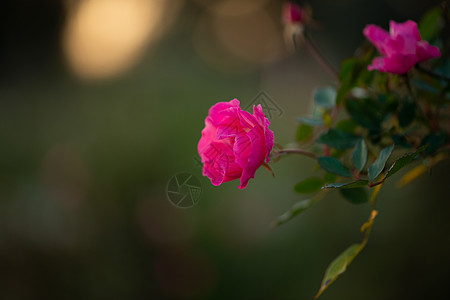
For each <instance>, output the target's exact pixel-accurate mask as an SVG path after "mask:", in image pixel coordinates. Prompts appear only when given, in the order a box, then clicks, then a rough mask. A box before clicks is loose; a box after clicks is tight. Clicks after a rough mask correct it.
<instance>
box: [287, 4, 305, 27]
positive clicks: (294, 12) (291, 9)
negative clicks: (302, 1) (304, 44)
mask: <svg viewBox="0 0 450 300" xmlns="http://www.w3.org/2000/svg"><path fill="white" fill-rule="evenodd" d="M303 21H304V12H303V10H302V8H301V7H300V6H299V5H297V4H295V3H292V2H286V3H284V4H283V22H284V24H293V23H302V22H303Z"/></svg>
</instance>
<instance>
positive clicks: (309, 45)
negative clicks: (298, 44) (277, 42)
mask: <svg viewBox="0 0 450 300" xmlns="http://www.w3.org/2000/svg"><path fill="white" fill-rule="evenodd" d="M303 36H304V39H305V45H306V47H307V48H308V50H309V52H310V53H311V55H312V56H313V57H314V58H315V59H316V61H317V62H318V63H319V64H320V65H321V66H322V67H323V68H324V69H325V70H326V71H327V72H328V73H329V74H330V75H331V77H333V79H335V80H336V81H339V74H338V72H337V71H336V70H335V69H334V68H333V67H332V66H331V64H330V63H329V62H328V61H327V60H326V59H325V57H324V56H323V55H322V53H320V51H319V50H318V49H317V48H316V46H315V45H314V44H313V42H312V41H311V39H310V37H309V35H308V34H307V32H306V30H305V32H304V34H303Z"/></svg>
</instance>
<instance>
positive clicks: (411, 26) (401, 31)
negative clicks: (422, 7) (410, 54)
mask: <svg viewBox="0 0 450 300" xmlns="http://www.w3.org/2000/svg"><path fill="white" fill-rule="evenodd" d="M389 32H390V34H391V36H392V37H394V38H395V37H397V36H399V35H400V36H403V37H404V38H411V39H414V40H415V41H416V42H418V41H420V40H421V39H422V38H421V37H420V32H419V29H418V28H417V23H416V22H414V21H411V20H408V21H406V22H403V23H397V22H395V21H390V22H389Z"/></svg>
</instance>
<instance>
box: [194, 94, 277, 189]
mask: <svg viewBox="0 0 450 300" xmlns="http://www.w3.org/2000/svg"><path fill="white" fill-rule="evenodd" d="M269 124H270V123H269V120H268V119H267V118H266V116H265V115H264V113H263V111H262V108H261V105H258V106H257V107H255V106H253V115H252V114H250V113H249V112H247V111H244V110H242V109H241V107H240V106H239V100H237V99H233V100H231V101H230V102H219V103H217V104H215V105H214V106H213V107H211V108H210V110H209V115H208V116H207V117H206V119H205V128H204V129H203V130H202V137H201V139H200V141H199V143H198V153H199V154H200V157H201V159H202V162H203V164H204V165H203V175H204V176H207V177H208V178H210V179H211V183H212V184H214V185H220V184H221V183H223V182H227V181H230V180H234V179H238V178H240V179H241V184H240V186H239V188H240V189H243V188H245V187H246V186H247V183H248V181H249V180H250V178H254V177H255V172H256V170H257V169H258V168H259V167H260V166H261V165H262V164H263V163H264V161H267V162H268V161H269V153H270V151H271V150H272V147H273V131H271V130H270V129H269Z"/></svg>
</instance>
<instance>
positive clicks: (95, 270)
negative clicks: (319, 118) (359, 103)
mask: <svg viewBox="0 0 450 300" xmlns="http://www.w3.org/2000/svg"><path fill="white" fill-rule="evenodd" d="M309 3H310V4H311V6H312V8H313V12H314V16H315V19H317V20H318V21H319V22H320V28H319V29H317V30H313V31H312V32H311V37H312V39H313V41H314V42H315V43H316V45H317V46H318V48H320V49H321V50H322V51H323V52H324V54H325V55H326V56H327V57H328V58H329V60H330V62H331V63H332V64H333V65H334V66H335V67H336V68H337V67H339V64H340V61H342V60H343V59H345V58H346V57H349V56H351V55H352V54H353V51H354V50H355V49H356V47H357V46H358V45H359V44H360V43H361V42H362V41H363V40H364V38H363V35H362V29H363V28H364V26H365V25H366V24H367V23H375V24H378V25H380V26H382V27H384V28H387V27H388V21H389V20H391V19H393V20H396V21H399V22H400V21H404V20H407V19H413V20H419V18H420V16H421V15H422V14H423V12H424V11H425V10H426V9H427V8H429V7H431V6H432V5H433V4H436V3H438V1H423V0H414V1H412V0H409V1H406V0H395V1H394V0H389V1H387V0H386V1H363V0H341V1H338V0H316V1H313V0H311V1H309ZM281 6H282V1H275V0H252V1H236V0H217V1H207V0H195V1H194V0H191V1H188V0H186V1H181V0H86V1H75V0H71V1H70V0H68V1H52V0H47V1H31V0H30V1H25V0H17V1H7V2H6V3H3V4H2V7H1V9H0V25H1V26H0V30H1V31H0V142H1V147H0V299H311V298H312V297H313V296H314V294H315V293H316V292H317V290H318V288H319V286H320V282H321V280H322V276H323V273H324V271H325V269H326V267H327V265H328V264H329V263H330V262H331V261H332V260H333V258H334V257H336V256H337V255H338V254H339V253H340V252H341V251H343V250H344V249H345V248H347V246H349V245H350V244H352V243H354V242H358V241H360V240H361V239H362V235H361V234H360V233H359V226H360V225H361V224H362V223H363V222H364V221H365V220H366V219H367V217H368V215H369V211H370V208H369V206H368V205H352V204H349V203H348V202H345V201H344V200H343V199H341V198H340V197H339V196H338V195H337V194H332V195H330V196H328V197H327V198H325V199H324V200H322V201H321V202H319V203H318V204H317V205H316V206H314V207H313V208H311V209H310V210H308V211H306V212H305V213H304V214H302V215H301V216H299V217H297V218H295V219H294V220H293V221H291V222H290V223H288V224H286V225H283V226H281V227H279V228H276V229H270V228H269V224H270V222H271V221H272V220H273V219H274V218H276V217H277V216H278V215H280V214H282V213H284V212H285V211H286V210H288V209H289V208H290V207H291V205H292V204H293V203H295V202H297V201H299V200H301V199H303V198H305V197H304V196H299V195H296V194H295V193H294V191H293V186H294V184H295V183H297V182H298V181H300V180H301V179H304V178H306V177H307V176H310V175H311V174H314V172H315V166H314V164H313V162H312V161H311V160H308V158H303V157H297V156H293V157H288V158H283V159H281V160H280V161H279V162H278V163H276V164H274V165H273V169H274V172H275V174H276V177H275V178H272V176H271V175H270V174H269V172H266V171H265V170H264V169H261V170H259V171H258V172H257V174H256V177H255V179H253V180H251V181H250V183H249V185H248V187H247V188H246V189H245V190H239V189H238V188H237V186H238V182H229V183H226V184H223V185H222V186H220V187H215V186H213V185H211V183H210V182H209V180H208V179H207V178H204V177H202V175H201V168H200V167H199V166H198V165H197V164H196V160H195V158H196V148H197V143H198V140H199V139H200V136H201V130H202V128H203V126H204V118H205V117H206V115H207V112H208V109H209V107H210V106H211V105H213V104H214V103H216V102H218V101H229V100H231V99H233V98H238V99H239V100H240V101H241V103H242V104H243V105H244V106H245V104H248V103H250V102H251V101H252V100H253V99H254V97H255V96H256V95H257V94H258V93H259V92H260V91H265V92H266V93H267V94H268V95H270V97H271V99H272V100H273V101H274V102H275V103H277V104H278V105H280V106H281V107H282V108H283V114H282V116H274V117H273V118H272V119H271V123H272V124H271V129H272V130H273V131H274V132H275V137H276V140H277V141H278V142H279V143H281V144H283V145H286V144H288V143H289V142H291V141H293V140H294V139H295V131H296V126H297V123H296V121H295V117H297V116H300V115H305V114H308V113H309V109H310V108H311V105H310V102H311V96H312V91H313V89H314V87H316V86H324V85H330V84H335V83H334V82H333V80H332V79H331V78H329V77H328V75H327V74H326V73H325V72H324V71H323V70H321V69H320V67H319V66H318V65H317V64H316V62H315V61H314V60H313V59H312V58H311V57H310V56H309V54H308V52H307V51H306V50H305V49H300V50H299V51H298V52H297V53H290V52H289V51H287V49H286V47H285V45H284V42H283V28H282V24H281V20H280V15H281ZM449 167H450V164H449V163H448V162H444V163H442V164H441V165H439V166H437V167H435V168H433V170H432V172H431V173H430V174H427V175H425V176H423V177H422V178H420V179H418V180H417V181H415V182H414V184H411V185H410V186H408V187H406V188H404V189H402V190H397V189H396V188H395V183H394V181H395V180H392V182H391V183H387V184H386V185H385V186H384V187H383V189H382V190H381V193H380V197H379V205H378V211H379V216H378V217H377V219H376V223H375V227H374V232H373V234H372V237H371V240H370V241H369V244H368V247H367V248H366V249H365V250H364V251H363V252H362V253H361V254H360V255H359V256H358V257H357V259H356V260H355V261H354V262H353V264H352V265H351V266H350V268H349V269H348V271H347V272H346V273H345V274H344V275H343V276H342V277H341V278H340V279H338V281H337V282H336V283H335V284H334V285H333V286H331V287H330V288H329V290H328V291H326V292H325V293H324V294H323V296H322V297H321V299H324V300H325V299H438V298H442V297H443V295H445V294H448V291H447V289H448V288H447V285H448V279H449V275H448V270H449V269H450V260H449V258H448V255H449V253H450V218H449V212H450V204H449V201H448V200H449V196H448V195H449V192H450V187H449V185H448V174H449V173H448V168H449ZM178 172H190V173H192V174H194V175H195V176H196V177H197V178H198V179H199V180H200V181H201V184H202V189H203V191H202V194H201V198H200V200H199V202H198V204H197V205H196V206H194V207H192V208H189V209H179V208H176V207H175V206H173V205H172V204H171V203H170V202H169V201H168V199H167V196H166V186H167V183H168V182H169V180H170V178H171V177H172V176H174V175H175V174H177V173H178ZM399 177H400V176H399V175H397V178H399Z"/></svg>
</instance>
